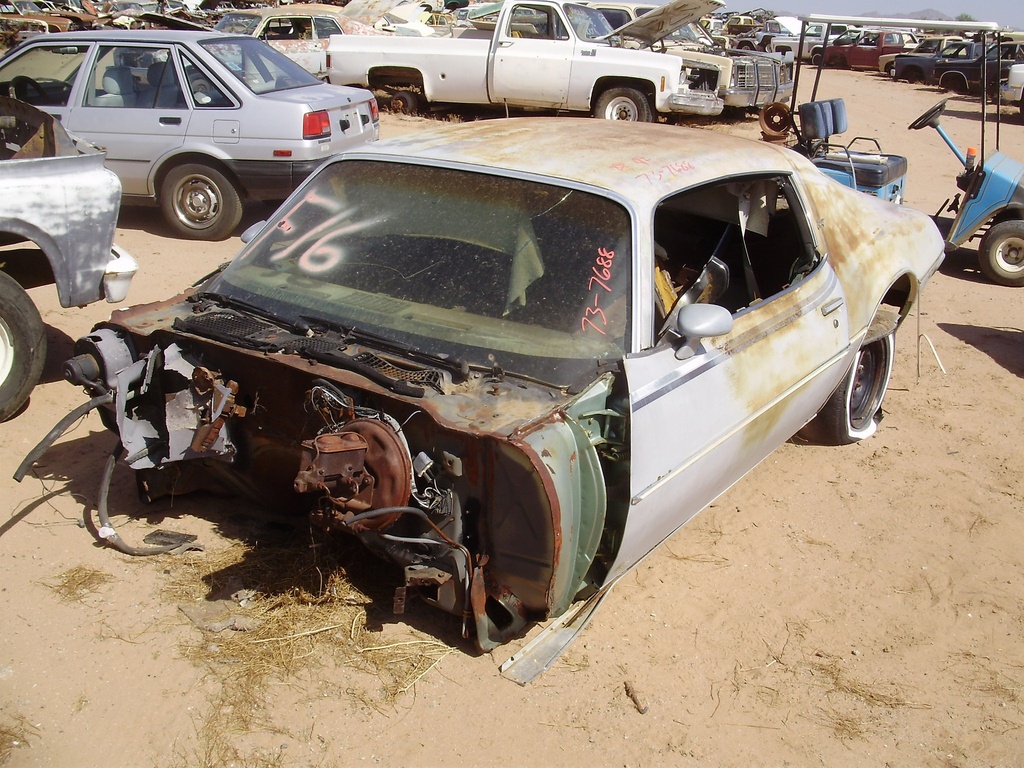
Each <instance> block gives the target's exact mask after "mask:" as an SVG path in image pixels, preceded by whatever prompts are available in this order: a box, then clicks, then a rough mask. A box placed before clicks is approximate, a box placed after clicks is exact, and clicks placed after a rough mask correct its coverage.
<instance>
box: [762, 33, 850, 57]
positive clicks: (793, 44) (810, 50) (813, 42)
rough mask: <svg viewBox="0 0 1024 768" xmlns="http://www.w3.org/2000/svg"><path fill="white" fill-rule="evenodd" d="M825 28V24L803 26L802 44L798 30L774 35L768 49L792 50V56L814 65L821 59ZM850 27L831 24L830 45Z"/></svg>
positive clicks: (774, 51)
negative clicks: (797, 50)
mask: <svg viewBox="0 0 1024 768" xmlns="http://www.w3.org/2000/svg"><path fill="white" fill-rule="evenodd" d="M825 28H826V25H825V24H808V25H807V26H806V27H805V28H804V39H803V45H801V44H800V33H799V32H797V33H795V34H792V35H776V36H775V37H773V38H772V39H771V40H770V41H769V43H768V46H767V47H768V50H769V51H772V52H773V53H787V52H790V51H792V52H793V54H794V56H796V58H798V59H800V60H801V61H809V62H811V63H812V64H815V65H816V64H818V62H819V61H820V60H821V54H822V51H823V50H824V48H825ZM850 29H853V27H851V26H849V25H847V24H839V23H837V24H833V25H832V26H831V27H830V28H829V30H828V43H829V45H832V43H833V41H835V39H836V38H837V37H839V36H840V35H842V34H845V33H846V32H847V31H848V30H850ZM798 47H799V48H800V52H799V54H797V53H796V49H797V48H798Z"/></svg>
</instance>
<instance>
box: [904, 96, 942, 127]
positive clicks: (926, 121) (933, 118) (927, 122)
mask: <svg viewBox="0 0 1024 768" xmlns="http://www.w3.org/2000/svg"><path fill="white" fill-rule="evenodd" d="M946 101H947V99H943V100H942V101H940V102H939V103H938V104H936V105H935V106H934V107H932V108H931V109H929V110H928V111H927V112H925V113H924V114H923V115H921V116H920V117H919V118H917V120H915V121H914V122H912V123H911V124H910V125H909V126H907V130H908V131H919V130H921V129H922V128H927V127H929V126H931V125H938V120H939V116H940V115H942V113H943V112H944V111H945V110H946Z"/></svg>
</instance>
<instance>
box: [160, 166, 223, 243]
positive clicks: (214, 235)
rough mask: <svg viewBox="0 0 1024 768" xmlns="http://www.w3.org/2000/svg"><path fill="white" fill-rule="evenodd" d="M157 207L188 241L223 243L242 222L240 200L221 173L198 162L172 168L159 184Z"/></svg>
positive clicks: (174, 228) (172, 226) (175, 229)
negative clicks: (216, 241)
mask: <svg viewBox="0 0 1024 768" xmlns="http://www.w3.org/2000/svg"><path fill="white" fill-rule="evenodd" d="M160 208H161V210H162V211H163V214H164V218H165V219H166V220H167V223H168V224H170V225H171V228H172V229H173V230H174V231H175V232H176V233H177V234H178V235H179V236H180V237H184V238H186V239H188V240H223V239H224V238H225V237H227V236H228V235H230V234H231V233H232V232H233V231H234V229H235V227H237V226H238V222H239V221H241V220H242V198H241V195H239V193H238V189H236V188H235V185H234V184H233V183H232V182H231V181H230V180H229V179H228V178H227V177H226V176H225V175H224V174H223V173H221V172H220V171H218V170H217V169H215V168H210V167H209V166H206V165H200V164H198V163H186V164H185V165H179V166H178V167H177V168H173V169H171V170H170V171H169V172H168V174H167V176H166V177H164V181H163V184H161V185H160Z"/></svg>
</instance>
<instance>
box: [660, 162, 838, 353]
mask: <svg viewBox="0 0 1024 768" xmlns="http://www.w3.org/2000/svg"><path fill="white" fill-rule="evenodd" d="M654 240H655V262H656V263H655V267H656V268H655V287H654V288H655V289H654V293H655V296H654V297H653V300H654V303H655V312H654V316H655V323H656V326H657V327H656V328H655V329H654V330H655V334H656V335H659V334H660V333H661V332H662V331H663V330H664V328H665V327H666V323H667V321H668V319H669V317H670V316H671V314H672V312H673V310H675V309H677V308H678V307H679V306H683V305H685V304H690V303H713V304H718V305H720V306H723V307H725V308H726V309H728V310H729V311H730V312H732V313H734V314H735V313H736V312H739V311H740V310H742V309H745V308H747V307H749V306H752V305H754V304H757V303H759V302H762V301H765V300H769V299H770V298H771V297H772V296H774V295H775V294H778V293H780V292H781V291H783V290H785V289H786V288H788V287H790V286H791V285H793V284H795V283H797V282H799V281H800V280H803V279H804V278H805V277H806V276H807V275H808V274H810V273H811V272H812V271H813V270H814V268H815V266H816V265H817V264H818V262H819V261H820V260H821V258H820V256H819V255H818V254H817V252H816V251H815V249H814V248H813V245H812V240H811V237H810V234H809V231H808V230H807V225H806V219H805V217H804V215H803V213H802V211H801V209H800V208H799V205H798V203H797V200H796V196H795V194H793V193H792V192H791V190H790V188H789V183H788V181H787V180H786V179H785V178H782V177H775V178H761V179H740V180H736V181H733V182H729V183H725V184H717V185H713V186H711V187H702V188H700V189H696V190H690V191H687V192H684V193H682V194H679V195H675V196H673V197H670V198H668V199H666V200H664V201H663V202H662V203H661V205H659V207H658V210H657V212H656V214H655V219H654Z"/></svg>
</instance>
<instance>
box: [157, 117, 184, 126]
mask: <svg viewBox="0 0 1024 768" xmlns="http://www.w3.org/2000/svg"><path fill="white" fill-rule="evenodd" d="M160 125H181V118H180V117H161V118H160Z"/></svg>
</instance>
